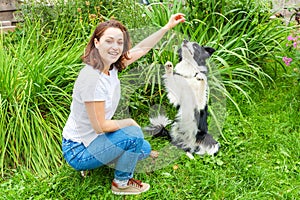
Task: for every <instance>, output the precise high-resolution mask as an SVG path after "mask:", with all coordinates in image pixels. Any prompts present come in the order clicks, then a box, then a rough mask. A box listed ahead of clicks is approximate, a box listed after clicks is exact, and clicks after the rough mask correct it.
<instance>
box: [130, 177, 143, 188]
mask: <svg viewBox="0 0 300 200" xmlns="http://www.w3.org/2000/svg"><path fill="white" fill-rule="evenodd" d="M127 185H133V186H135V187H139V188H141V187H143V184H142V181H140V180H136V179H134V178H131V179H129V180H128V183H127Z"/></svg>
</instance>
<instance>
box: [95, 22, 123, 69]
mask: <svg viewBox="0 0 300 200" xmlns="http://www.w3.org/2000/svg"><path fill="white" fill-rule="evenodd" d="M94 43H95V46H96V48H97V49H98V51H99V54H100V56H101V58H102V61H103V64H104V67H110V65H111V64H113V63H115V62H116V61H117V60H118V59H119V58H120V56H121V55H122V52H123V48H124V37H123V33H122V31H121V30H120V29H119V28H112V27H111V28H108V29H106V30H105V31H104V33H103V35H102V37H101V38H100V39H99V40H97V39H96V38H95V41H94Z"/></svg>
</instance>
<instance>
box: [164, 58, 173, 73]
mask: <svg viewBox="0 0 300 200" xmlns="http://www.w3.org/2000/svg"><path fill="white" fill-rule="evenodd" d="M165 69H166V73H168V74H170V73H172V72H173V63H171V62H170V61H167V62H166V64H165Z"/></svg>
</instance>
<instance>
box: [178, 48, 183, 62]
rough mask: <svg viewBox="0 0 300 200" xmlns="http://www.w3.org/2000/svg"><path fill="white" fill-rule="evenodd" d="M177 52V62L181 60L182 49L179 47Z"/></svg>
mask: <svg viewBox="0 0 300 200" xmlns="http://www.w3.org/2000/svg"><path fill="white" fill-rule="evenodd" d="M177 53H178V58H179V62H181V61H182V49H181V48H179V49H178V51H177Z"/></svg>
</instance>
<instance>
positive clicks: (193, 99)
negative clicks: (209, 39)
mask: <svg viewBox="0 0 300 200" xmlns="http://www.w3.org/2000/svg"><path fill="white" fill-rule="evenodd" d="M214 51H215V50H214V49H213V48H211V47H203V46H200V45H199V44H198V43H196V42H189V41H187V40H184V41H183V43H182V45H181V48H180V49H179V50H178V53H179V63H178V64H177V65H176V66H175V69H174V70H173V64H172V63H171V62H169V61H168V62H167V63H166V64H165V69H166V73H165V75H164V77H163V78H164V85H165V88H166V91H167V97H168V99H169V101H170V103H172V104H173V105H174V106H175V107H177V109H178V112H177V115H176V119H175V120H174V122H173V124H172V126H171V127H172V128H171V131H168V130H167V129H166V126H167V125H168V124H171V123H172V121H171V120H169V119H168V118H167V117H166V116H162V115H160V116H157V117H155V118H150V122H151V125H150V126H149V127H147V129H146V130H148V131H149V132H150V134H151V135H153V136H154V137H159V136H167V137H168V139H170V140H171V143H172V144H174V145H175V146H177V147H179V148H181V149H183V150H185V151H186V152H187V155H188V156H189V157H190V158H193V156H192V154H193V153H196V154H199V155H203V154H205V153H207V154H209V155H214V154H216V153H217V152H218V150H219V147H220V145H219V143H218V142H217V141H216V140H214V138H213V137H212V136H211V135H210V134H209V133H208V122H207V117H208V105H207V104H208V80H207V74H208V68H207V66H206V59H207V58H209V57H210V56H211V55H212V53H213V52H214Z"/></svg>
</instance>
